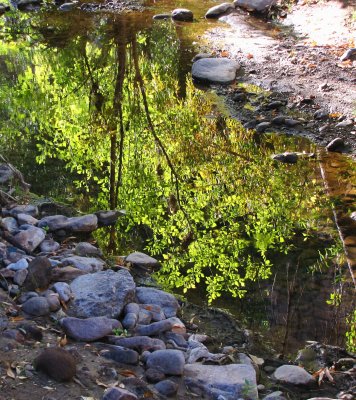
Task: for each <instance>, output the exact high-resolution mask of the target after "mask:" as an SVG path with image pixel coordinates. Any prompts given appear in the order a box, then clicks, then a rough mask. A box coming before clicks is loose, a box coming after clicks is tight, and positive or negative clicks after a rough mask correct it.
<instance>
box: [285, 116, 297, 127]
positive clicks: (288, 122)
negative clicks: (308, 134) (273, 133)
mask: <svg viewBox="0 0 356 400" xmlns="http://www.w3.org/2000/svg"><path fill="white" fill-rule="evenodd" d="M300 124H301V122H300V121H298V120H296V119H291V118H286V119H285V120H284V125H286V126H289V127H290V128H294V127H295V126H298V125H300Z"/></svg>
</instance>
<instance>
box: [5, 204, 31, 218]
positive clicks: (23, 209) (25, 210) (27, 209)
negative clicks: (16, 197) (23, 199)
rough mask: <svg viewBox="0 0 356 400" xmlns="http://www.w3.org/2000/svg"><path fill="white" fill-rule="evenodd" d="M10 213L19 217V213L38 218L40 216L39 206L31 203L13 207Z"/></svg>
mask: <svg viewBox="0 0 356 400" xmlns="http://www.w3.org/2000/svg"><path fill="white" fill-rule="evenodd" d="M8 213H9V215H11V216H12V217H17V215H18V214H27V215H31V216H32V217H35V218H36V217H37V216H38V208H37V207H36V206H33V205H31V204H23V205H18V206H15V207H13V208H11V209H10V210H8Z"/></svg>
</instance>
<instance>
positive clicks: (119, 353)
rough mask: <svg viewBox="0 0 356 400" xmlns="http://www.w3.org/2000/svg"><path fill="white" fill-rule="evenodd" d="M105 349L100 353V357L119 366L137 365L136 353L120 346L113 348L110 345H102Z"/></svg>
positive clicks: (137, 357)
mask: <svg viewBox="0 0 356 400" xmlns="http://www.w3.org/2000/svg"><path fill="white" fill-rule="evenodd" d="M104 346H105V348H104V349H103V350H102V351H100V355H101V356H102V357H105V358H108V359H109V360H113V361H116V362H118V363H121V364H130V365H137V364H138V359H139V356H138V353H137V352H136V351H135V350H132V349H127V348H125V347H121V346H113V345H110V344H107V345H104Z"/></svg>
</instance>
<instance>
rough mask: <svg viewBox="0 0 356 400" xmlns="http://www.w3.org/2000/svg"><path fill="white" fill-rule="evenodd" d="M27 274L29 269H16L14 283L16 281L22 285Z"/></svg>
mask: <svg viewBox="0 0 356 400" xmlns="http://www.w3.org/2000/svg"><path fill="white" fill-rule="evenodd" d="M27 275H28V271H27V269H20V270H18V271H16V272H15V276H14V283H16V285H19V286H22V285H23V284H24V282H25V280H26V278H27Z"/></svg>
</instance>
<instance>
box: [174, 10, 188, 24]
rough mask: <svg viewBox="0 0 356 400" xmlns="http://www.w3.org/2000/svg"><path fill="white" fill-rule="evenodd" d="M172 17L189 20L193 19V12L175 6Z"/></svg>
mask: <svg viewBox="0 0 356 400" xmlns="http://www.w3.org/2000/svg"><path fill="white" fill-rule="evenodd" d="M172 19H174V20H176V21H184V22H191V21H193V13H192V12H191V11H190V10H187V9H185V8H176V9H175V10H173V11H172Z"/></svg>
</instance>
